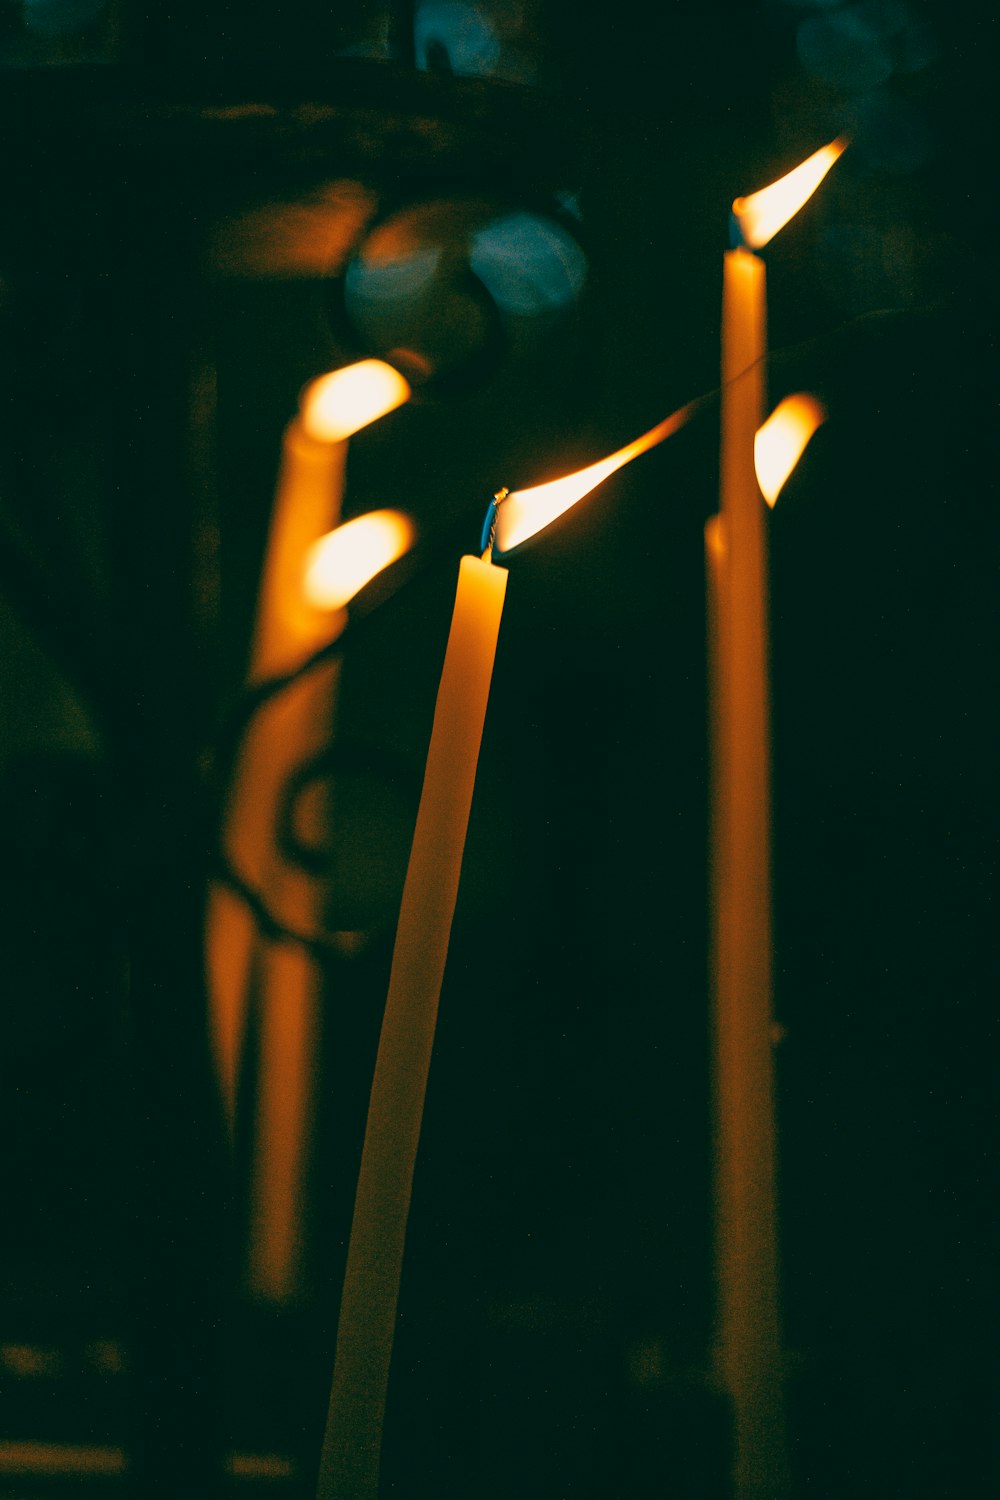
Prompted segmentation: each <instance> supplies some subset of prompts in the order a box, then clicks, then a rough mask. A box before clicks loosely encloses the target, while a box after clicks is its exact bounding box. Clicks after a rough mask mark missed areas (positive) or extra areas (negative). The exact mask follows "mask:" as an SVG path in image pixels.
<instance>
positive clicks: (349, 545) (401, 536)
mask: <svg viewBox="0 0 1000 1500" xmlns="http://www.w3.org/2000/svg"><path fill="white" fill-rule="evenodd" d="M415 536H416V528H415V527H414V525H413V522H412V521H411V520H410V518H409V516H404V515H403V513H402V512H401V511H398V510H373V511H369V513H368V514H367V515H364V516H356V517H355V519H354V520H353V521H345V522H344V524H343V525H342V526H338V527H337V528H336V530H334V531H328V532H327V534H326V536H321V537H320V539H319V541H318V542H314V543H313V545H312V546H311V547H310V549H309V551H308V553H307V554H306V569H305V578H304V580H303V585H304V588H305V594H306V598H307V600H308V602H309V603H310V604H312V605H313V606H314V607H315V608H316V609H343V607H344V605H345V604H347V603H348V602H349V601H350V600H351V599H353V598H354V595H355V594H356V593H357V592H358V590H359V589H363V588H364V586H365V584H366V583H370V582H371V580H372V579H373V578H374V577H375V575H376V573H381V571H382V569H383V568H387V567H388V566H389V564H390V563H391V562H395V561H396V559H397V558H398V557H402V555H403V553H404V552H406V551H407V550H408V549H409V548H410V547H411V546H412V545H413V540H414V537H415Z"/></svg>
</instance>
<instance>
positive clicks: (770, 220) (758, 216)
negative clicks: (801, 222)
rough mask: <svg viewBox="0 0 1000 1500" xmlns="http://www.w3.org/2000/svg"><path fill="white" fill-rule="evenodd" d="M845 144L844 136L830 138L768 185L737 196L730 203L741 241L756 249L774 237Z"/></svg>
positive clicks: (797, 209) (810, 191) (818, 183)
mask: <svg viewBox="0 0 1000 1500" xmlns="http://www.w3.org/2000/svg"><path fill="white" fill-rule="evenodd" d="M846 148H847V141H846V139H845V138H844V137H840V138H839V139H838V140H835V141H831V142H830V144H829V145H828V146H822V147H821V148H820V150H819V151H815V152H813V154H812V156H809V157H807V158H806V160H805V161H804V162H800V164H799V165H798V166H797V167H793V168H792V170H791V171H790V172H788V173H786V175H785V176H784V177H779V178H778V180H777V182H772V183H771V184H770V186H769V187H765V188H761V189H760V191H759V192H757V193H750V194H749V196H748V197H746V198H737V199H736V200H735V202H734V203H733V213H734V214H735V216H736V220H737V223H738V224H739V229H740V235H741V237H742V240H743V243H744V245H748V246H749V247H750V248H751V249H752V250H759V249H761V247H762V246H764V245H766V244H767V243H768V241H769V240H771V239H773V238H774V236H775V235H776V234H777V232H778V230H779V229H781V228H783V227H784V225H785V224H787V223H788V221H789V219H791V218H794V216H795V215H796V214H797V213H798V211H799V209H800V208H801V207H802V205H803V204H804V203H806V202H808V200H809V199H810V198H811V197H812V195H813V193H814V192H815V191H816V189H817V188H818V187H819V185H820V183H821V182H822V181H823V178H824V177H825V176H826V174H827V172H829V170H830V168H831V167H832V166H833V164H834V162H835V161H837V159H838V157H840V156H841V155H842V153H843V152H844V151H845V150H846Z"/></svg>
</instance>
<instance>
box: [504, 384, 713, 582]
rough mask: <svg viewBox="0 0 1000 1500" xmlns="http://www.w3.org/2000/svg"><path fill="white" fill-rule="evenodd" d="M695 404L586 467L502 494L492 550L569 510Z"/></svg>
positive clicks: (517, 541)
mask: <svg viewBox="0 0 1000 1500" xmlns="http://www.w3.org/2000/svg"><path fill="white" fill-rule="evenodd" d="M695 405H696V403H695V402H693V401H692V402H690V403H689V404H688V405H687V406H682V407H681V409H680V411H675V412H674V413H673V415H672V416H669V417H666V418H665V419H664V420H663V421H662V422H658V423H657V424H656V426H655V427H651V428H650V430H649V431H648V432H646V433H643V435H642V437H638V438H635V439H634V440H633V441H632V442H631V443H626V445H625V447H624V448H619V449H618V452H617V453H612V454H611V455H610V456H609V457H608V458H602V459H599V460H598V462H597V463H596V464H590V465H589V467H588V468H586V469H579V470H578V471H577V472H576V473H575V474H567V475H566V476H565V478H563V479H551V480H549V482H548V483H547V484H536V485H534V486H533V488H532V489H529V490H513V491H512V492H511V493H510V494H509V495H505V496H504V498H503V500H502V501H501V502H500V504H499V505H498V507H497V517H496V534H495V536H494V540H493V545H494V547H495V548H496V550H497V551H498V552H501V553H503V552H510V551H512V550H513V548H514V547H519V546H520V545H521V543H522V542H526V541H527V540H528V538H529V537H532V536H534V535H535V532H536V531H541V530H542V528H543V527H544V526H548V525H550V523H551V522H552V521H554V520H556V518H557V517H558V516H561V515H562V514H563V512H564V511H567V510H569V508H570V506H572V505H575V504H576V502H577V501H578V500H582V499H583V497H584V495H589V494H590V492H591V490H592V489H595V488H596V487H597V485H599V484H600V483H601V481H602V480H604V479H607V478H608V476H609V475H610V474H614V472H615V471H616V469H621V468H623V467H624V465H625V464H627V463H631V461H632V459H633V458H638V457H639V455H640V454H641V453H648V452H649V450H650V448H655V447H656V445H657V444H658V443H662V442H663V441H664V439H665V438H668V437H670V436H671V435H672V434H673V433H675V432H676V431H677V430H678V428H680V427H683V426H684V424H685V422H687V420H688V419H689V417H690V416H691V415H692V413H693V411H694V408H695Z"/></svg>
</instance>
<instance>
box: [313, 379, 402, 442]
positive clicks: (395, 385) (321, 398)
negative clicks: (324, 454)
mask: <svg viewBox="0 0 1000 1500" xmlns="http://www.w3.org/2000/svg"><path fill="white" fill-rule="evenodd" d="M409 397H410V387H409V385H408V384H407V382H406V381H405V380H404V378H403V376H402V375H400V373H399V371H398V370H394V369H393V367H392V365H387V364H385V362H384V361H383V360H381V359H362V360H359V361H358V362H357V364H353V365H345V366H344V368H343V369H341V370H331V371H330V373H329V374H328V375H320V377H319V378H318V379H317V380H313V381H311V382H310V383H309V385H307V386H306V388H305V390H304V391H303V393H302V397H301V400H300V402H299V410H300V414H301V421H302V426H303V428H304V430H305V432H306V433H307V434H308V435H309V437H311V438H316V439H317V441H319V442H322V443H338V442H342V441H343V440H344V438H349V437H350V436H351V434H352V433H354V432H359V431H360V429H361V428H362V427H367V426H368V424H369V423H370V422H374V421H375V420H376V419H377V418H378V417H384V416H385V414H386V413H387V412H390V411H393V410H395V408H396V407H397V406H402V405H403V402H404V401H408V400H409Z"/></svg>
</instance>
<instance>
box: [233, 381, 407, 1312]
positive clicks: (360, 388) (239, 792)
mask: <svg viewBox="0 0 1000 1500" xmlns="http://www.w3.org/2000/svg"><path fill="white" fill-rule="evenodd" d="M408 395H409V387H408V385H407V383H406V381H405V380H404V379H403V378H402V376H400V375H399V374H398V372H397V371H395V370H393V369H392V368H391V366H389V365H386V364H383V363H382V362H381V361H379V360H364V361H361V362H360V363H358V364H356V365H351V366H348V367H347V368H345V369H343V370H335V371H333V372H331V373H330V374H328V375H325V376H322V377H320V378H319V379H318V380H316V381H313V382H312V383H311V384H310V385H309V386H307V387H306V389H305V391H304V392H303V396H302V400H301V402H300V411H299V415H298V416H297V417H296V418H295V419H294V420H293V421H292V422H290V423H289V425H288V427H287V428H286V430H285V433H284V438H283V443H282V456H281V466H280V470H279V475H278V483H277V489H276V494H275V503H274V510H273V514H272V520H271V530H270V537H269V541H268V547H267V553H266V559H265V567H264V574H263V578H262V583H261V591H260V602H259V606H258V614H257V622H256V630H255V636H254V643H253V649H252V656H251V665H250V672H249V679H250V681H251V682H256V681H260V680H263V679H265V678H267V677H269V676H272V675H277V674H280V673H285V672H290V671H293V670H294V669H295V668H296V667H297V666H298V665H300V663H301V662H302V661H304V660H306V659H307V658H308V657H309V656H310V655H311V654H312V652H314V651H316V650H318V649H319V648H320V647H322V646H323V645H325V644H326V643H327V642H328V641H330V640H332V639H333V638H335V636H336V634H337V633H338V630H339V629H340V628H341V625H342V623H343V619H342V615H340V614H338V613H337V611H336V610H335V609H332V608H331V606H330V604H329V603H327V602H317V601H316V600H314V599H311V598H310V597H309V596H308V594H307V592H306V591H305V589H304V588H303V568H304V565H305V560H306V555H307V552H308V550H309V548H310V547H311V546H312V545H313V544H314V543H315V542H316V541H317V539H319V538H320V537H322V536H323V534H324V533H326V532H328V531H329V530H330V528H331V527H333V526H335V525H336V523H337V520H338V519H339V515H340V506H341V499H342V494H343V482H344V471H345V464H346V456H347V440H348V438H349V437H350V436H351V434H352V433H354V432H356V431H358V430H359V429H360V428H362V427H364V426H365V425H367V424H368V423H370V422H372V421H374V420H375V419H376V418H378V417H380V416H382V415H384V414H385V413H386V412H389V411H391V410H393V409H394V408H395V407H397V406H399V405H400V404H401V403H402V402H403V401H405V400H406V399H407V397H408ZM335 680H336V667H335V665H333V664H331V665H330V666H329V667H328V668H325V669H324V672H323V673H317V674H313V675H311V676H310V677H309V678H307V679H304V680H303V681H301V682H298V683H296V684H294V686H293V687H292V688H290V689H289V690H288V691H287V692H286V693H284V694H282V695H281V696H280V697H278V698H276V699H274V700H272V701H271V703H270V704H269V705H268V707H267V708H266V709H265V710H264V712H263V713H262V714H261V715H260V716H259V717H258V719H257V720H256V721H255V722H254V723H253V724H252V725H251V727H250V730H249V732H248V734H247V736H246V739H245V741H244V745H243V747H242V752H241V756H240V761H239V764H238V766H237V769H236V773H235V775H234V778H233V788H232V793H231V797H230V802H229V806H228V808H227V813H226V828H225V842H226V849H227V854H228V857H229V859H230V861H231V863H232V864H233V865H234V866H235V867H236V868H237V869H238V870H240V872H241V873H243V874H244V876H245V878H247V879H248V881H249V882H250V883H251V884H254V885H255V886H257V887H258V888H259V889H261V890H262V891H265V892H267V893H268V894H269V895H271V896H272V897H273V896H274V895H275V894H276V892H275V890H274V884H275V881H276V880H277V879H278V878H279V876H278V873H277V867H276V863H275V861H274V860H273V858H272V853H273V838H272V820H273V815H274V809H275V806H276V802H277V798H278V795H279V792H280V788H281V786H282V784H283V782H284V780H285V778H286V776H287V775H288V772H289V770H290V769H291V767H292V766H293V765H294V764H295V762H296V761H297V760H302V759H304V758H306V757H307V756H308V755H310V754H311V753H312V752H313V751H314V750H318V749H319V748H321V746H322V744H323V743H324V742H325V740H326V738H327V737H328V735H329V731H330V725H331V720H332V714H333V697H334V685H335ZM281 879H282V882H283V885H284V889H283V890H282V892H281V896H282V902H283V906H282V909H283V910H284V911H286V912H287V911H289V910H290V911H291V912H292V913H293V924H294V925H296V926H301V927H304V928H306V929H309V928H311V927H313V926H314V925H315V921H314V918H315V912H314V902H315V897H314V893H313V890H312V887H311V884H310V883H309V882H307V881H305V880H302V879H299V880H296V879H295V876H294V872H288V871H287V870H286V871H283V872H281ZM255 954H256V956H257V959H258V961H261V962H262V964H263V966H264V967H267V966H268V965H270V964H273V965H275V966H276V972H275V973H274V974H272V975H271V976H262V980H261V994H262V997H263V1003H264V1006H265V1014H264V1017H263V1027H264V1034H265V1046H267V1045H269V1041H270V1040H273V1039H274V1035H275V1027H276V1019H275V1017H274V1015H271V1016H270V1017H268V1014H267V1008H268V1003H269V1002H268V994H269V990H271V989H273V988H274V982H276V981H279V980H280V987H281V992H282V996H283V1000H282V1005H283V1008H284V1010H285V1013H286V1015H287V1016H288V1018H289V1019H288V1026H287V1028H286V1031H285V1035H284V1043H283V1045H282V1046H281V1047H280V1048H279V1049H278V1052H277V1053H276V1054H275V1055H276V1056H279V1057H281V1058H283V1059H284V1065H283V1066H282V1064H281V1063H278V1064H276V1071H277V1072H279V1073H280V1072H282V1071H284V1073H285V1076H286V1077H288V1078H291V1079H292V1086H291V1087H290V1088H289V1089H287V1090H285V1095H286V1098H287V1099H289V1100H290V1101H291V1103H288V1104H286V1105H285V1106H283V1119H284V1126H283V1129H282V1131H281V1132H280V1139H282V1140H284V1141H285V1142H286V1149H285V1152H284V1155H285V1160H283V1161H282V1160H281V1157H282V1152H281V1151H280V1150H279V1151H277V1152H275V1151H269V1150H268V1151H265V1152H262V1153H258V1154H259V1155H260V1156H261V1157H262V1158H263V1157H264V1155H266V1156H267V1160H268V1161H269V1162H270V1163H271V1166H270V1168H269V1170H268V1174H267V1175H268V1177H269V1179H270V1181H271V1182H272V1183H273V1184H274V1185H275V1190H276V1191H278V1192H279V1195H280V1199H282V1200H284V1207H278V1203H279V1199H276V1198H275V1197H273V1196H272V1195H270V1194H269V1192H267V1191H265V1193H264V1195H263V1196H264V1198H265V1199H266V1201H267V1202H268V1203H269V1204H270V1205H271V1209H270V1210H268V1211H267V1212H265V1213H263V1216H262V1215H261V1213H258V1214H256V1215H255V1222H256V1223H257V1224H258V1225H260V1226H262V1227H261V1230H260V1232H255V1233H254V1235H253V1236H252V1244H251V1280H252V1281H254V1282H256V1283H257V1285H258V1289H259V1290H261V1291H262V1293H263V1294H264V1295H278V1296H281V1295H284V1293H285V1291H286V1290H287V1287H288V1285H289V1281H290V1276H291V1272H292V1260H293V1255H292V1252H291V1248H290V1247H291V1246H292V1245H293V1243H294V1234H293V1232H292V1231H291V1230H290V1229H289V1227H288V1213H289V1210H288V1203H289V1202H290V1201H292V1199H294V1198H295V1197H296V1196H297V1188H296V1187H295V1184H296V1183H297V1182H298V1180H299V1177H300V1167H301V1163H300V1160H299V1156H300V1152H299V1151H298V1148H295V1150H296V1153H297V1154H296V1159H295V1160H294V1161H293V1160H289V1159H288V1146H287V1143H290V1142H291V1141H292V1140H297V1141H301V1139H302V1132H301V1130H300V1129H299V1128H298V1126H297V1125H296V1124H295V1123H294V1120H293V1116H294V1117H299V1118H300V1117H301V1116H302V1115H303V1110H304V1101H303V1089H302V1086H301V1078H302V1073H303V1063H302V1060H301V1059H302V1051H303V1048H304V1047H306V1046H307V1045H308V1038H309V1037H310V1035H311V1033H312V1030H313V1024H314V1023H313V1020H312V1011H313V1009H314V1005H315V1001H314V998H313V985H314V977H313V975H312V971H311V966H310V964H309V961H308V959H307V958H306V956H305V955H304V954H303V953H302V952H301V951H300V950H292V949H288V950H286V951H284V952H282V953H280V954H278V953H276V952H275V951H273V950H271V949H269V948H268V947H267V946H266V945H263V946H261V945H258V942H257V930H256V926H255V922H254V919H253V916H252V914H251V913H250V911H249V910H248V909H247V908H246V906H245V905H244V903H243V902H242V901H241V900H240V898H239V897H238V896H237V895H236V894H234V893H233V892H232V891H230V890H229V888H228V887H227V886H225V885H223V884H222V883H215V884H214V885H213V886H212V887H211V888H210V890H209V893H208V905H207V912H206V965H207V971H208V988H209V998H210V1010H211V1030H212V1039H213V1045H214V1051H215V1058H216V1069H217V1075H218V1079H219V1088H220V1094H221V1097H222V1103H223V1108H224V1111H225V1115H226V1119H227V1122H228V1124H229V1128H230V1131H232V1130H233V1129H234V1125H235V1114H236V1088H237V1079H238V1073H239V1061H240V1056H241V1053H242V1050H243V1046H244V1036H245V1030H246V1016H247V1005H248V993H249V987H250V983H251V975H252V973H253V972H254V961H255ZM284 997H290V998H288V999H287V1003H286V1001H285V999H284ZM295 1033H297V1034H298V1036H299V1038H300V1044H299V1045H296V1046H293V1045H292V1044H291V1039H292V1037H293V1034H295ZM293 1075H294V1076H293ZM261 1079H262V1081H263V1083H264V1087H265V1089H271V1091H272V1097H276V1095H275V1092H274V1091H275V1089H277V1087H278V1085H277V1084H276V1083H274V1082H273V1080H272V1077H271V1075H269V1072H268V1069H267V1067H266V1066H265V1067H263V1068H262V1070H261ZM262 1108H263V1116H264V1117H265V1118H266V1116H267V1114H268V1111H269V1109H271V1106H270V1105H269V1104H268V1102H267V1100H266V1099H265V1100H264V1101H263V1104H262ZM272 1113H273V1111H272ZM268 1130H269V1127H268V1126H266V1125H265V1134H266V1133H267V1132H268ZM279 1184H281V1185H283V1186H280V1187H279V1186H278V1185H279ZM288 1184H292V1186H288ZM279 1223H283V1224H284V1225H285V1227H284V1228H280V1229H276V1228H275V1224H279Z"/></svg>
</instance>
